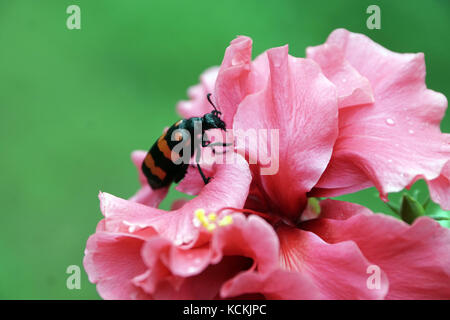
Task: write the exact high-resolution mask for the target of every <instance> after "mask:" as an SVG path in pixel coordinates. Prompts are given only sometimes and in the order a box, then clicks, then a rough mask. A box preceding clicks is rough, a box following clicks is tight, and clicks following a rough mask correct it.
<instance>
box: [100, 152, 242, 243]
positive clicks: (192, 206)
mask: <svg viewBox="0 0 450 320" xmlns="http://www.w3.org/2000/svg"><path fill="white" fill-rule="evenodd" d="M215 172H216V173H215V175H214V177H213V179H212V180H211V182H210V183H208V184H207V185H206V186H205V187H204V188H203V189H202V191H201V192H200V194H199V195H198V196H197V197H196V198H194V199H192V200H191V201H189V202H187V203H186V204H184V205H183V206H182V207H181V208H179V209H177V210H174V211H164V210H159V209H156V208H152V207H148V206H145V205H142V204H139V203H134V202H131V201H127V200H124V199H120V198H117V197H114V196H112V195H110V194H107V193H100V196H99V197H100V202H101V210H102V213H103V215H104V216H105V226H106V229H107V230H108V231H111V232H132V233H133V232H136V231H139V230H142V229H146V228H152V229H154V230H156V232H158V233H159V234H160V235H162V236H164V237H167V238H168V239H170V240H171V241H174V242H175V244H178V245H179V244H182V243H189V242H192V241H193V240H195V239H196V238H197V236H198V229H197V228H196V227H195V226H194V225H193V218H194V212H195V210H197V209H200V208H201V209H204V210H205V211H206V212H207V213H209V212H217V211H218V210H220V209H222V208H224V207H234V208H242V207H243V205H244V203H245V199H246V198H247V194H248V188H249V185H250V181H251V175H250V170H249V168H248V164H247V162H246V161H245V160H244V159H243V158H242V157H241V156H239V155H236V157H235V162H233V163H230V164H223V165H217V169H216V170H215Z"/></svg>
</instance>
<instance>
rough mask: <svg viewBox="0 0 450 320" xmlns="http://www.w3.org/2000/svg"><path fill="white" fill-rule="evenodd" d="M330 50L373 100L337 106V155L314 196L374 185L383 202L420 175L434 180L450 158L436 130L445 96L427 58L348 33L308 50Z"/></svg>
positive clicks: (335, 152) (334, 151) (338, 32)
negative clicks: (430, 83) (435, 85)
mask: <svg viewBox="0 0 450 320" xmlns="http://www.w3.org/2000/svg"><path fill="white" fill-rule="evenodd" d="M326 46H333V48H334V49H333V50H334V51H335V52H337V54H339V55H343V56H344V58H345V59H346V61H348V63H349V64H350V65H351V66H352V67H353V68H354V69H356V70H357V71H358V73H359V74H361V76H363V77H365V78H367V79H368V80H369V81H370V85H371V87H372V90H373V94H374V98H375V102H374V103H373V104H366V105H359V106H355V107H352V108H344V109H340V111H339V137H338V139H337V141H336V145H335V147H334V150H333V156H332V158H331V162H330V164H329V166H328V168H327V170H326V171H325V173H324V174H323V176H322V177H321V179H320V181H319V182H318V183H317V185H316V188H317V190H315V192H313V194H314V195H319V196H329V195H336V190H333V189H336V188H337V189H340V190H343V191H347V190H358V189H362V188H365V187H367V185H368V183H371V184H373V185H375V186H376V187H377V189H378V190H379V191H380V194H381V196H382V197H383V198H386V194H387V193H388V192H395V191H399V190H402V189H403V188H404V187H406V186H409V185H411V184H412V183H413V182H414V181H415V180H417V179H418V178H425V179H427V180H431V179H434V178H436V177H437V176H438V175H439V173H440V172H441V170H442V168H443V166H444V164H445V163H446V162H447V161H448V159H449V157H450V149H449V148H448V145H447V143H446V142H445V135H444V134H442V133H441V132H440V128H439V123H440V121H441V120H442V117H443V115H444V112H445V109H446V107H447V99H446V98H445V96H444V95H442V94H440V93H438V92H434V91H432V90H429V89H427V87H426V85H425V62H424V56H423V54H422V53H418V54H399V53H394V52H391V51H389V50H387V49H385V48H383V47H381V46H380V45H378V44H376V43H375V42H373V41H371V40H370V39H369V38H367V37H366V36H364V35H361V34H355V33H350V32H348V31H347V30H343V29H339V30H336V31H334V32H333V33H332V34H331V35H330V36H329V38H328V40H327V43H326V44H325V45H323V46H319V47H316V48H313V49H310V50H309V53H317V52H321V51H327V47H326ZM321 61H322V60H320V59H319V60H318V62H319V64H320V63H321ZM339 79H340V77H334V78H332V81H333V82H334V83H335V84H336V83H338V82H339ZM337 86H338V85H337ZM338 87H339V86H338ZM318 191H320V192H318Z"/></svg>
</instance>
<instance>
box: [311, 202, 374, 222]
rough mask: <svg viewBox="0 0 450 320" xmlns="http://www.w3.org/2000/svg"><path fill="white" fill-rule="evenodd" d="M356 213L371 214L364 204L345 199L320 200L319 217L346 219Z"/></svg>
mask: <svg viewBox="0 0 450 320" xmlns="http://www.w3.org/2000/svg"><path fill="white" fill-rule="evenodd" d="M357 214H364V215H367V214H369V215H370V214H372V211H370V210H369V209H367V208H366V207H364V206H361V205H359V204H356V203H351V202H347V201H338V200H331V199H326V200H322V201H320V216H319V218H321V219H335V220H346V219H348V218H350V217H353V216H354V215H357Z"/></svg>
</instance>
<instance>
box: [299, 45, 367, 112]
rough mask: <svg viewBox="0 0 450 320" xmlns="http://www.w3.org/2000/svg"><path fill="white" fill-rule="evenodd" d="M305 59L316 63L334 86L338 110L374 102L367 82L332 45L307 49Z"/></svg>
mask: <svg viewBox="0 0 450 320" xmlns="http://www.w3.org/2000/svg"><path fill="white" fill-rule="evenodd" d="M307 57H308V58H310V59H313V60H314V61H316V62H317V63H318V64H319V65H320V67H321V68H322V71H323V73H324V74H325V76H326V77H327V78H328V79H329V80H330V81H331V82H333V83H334V84H335V85H336V88H337V94H338V100H339V108H345V107H352V106H357V105H361V104H367V103H372V102H374V97H373V92H372V87H371V86H370V82H369V80H367V79H366V78H365V77H363V76H362V75H361V74H359V72H358V71H357V70H356V69H355V68H353V67H352V66H351V65H350V63H348V61H347V60H346V59H345V57H344V54H343V52H342V50H340V49H339V48H338V47H336V46H335V45H332V44H324V45H323V46H318V47H309V48H308V49H307Z"/></svg>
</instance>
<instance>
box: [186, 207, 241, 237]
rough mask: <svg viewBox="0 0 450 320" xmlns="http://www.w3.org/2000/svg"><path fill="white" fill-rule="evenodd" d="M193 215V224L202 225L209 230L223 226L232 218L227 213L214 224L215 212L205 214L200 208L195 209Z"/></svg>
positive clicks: (230, 222) (231, 220) (230, 221)
mask: <svg viewBox="0 0 450 320" xmlns="http://www.w3.org/2000/svg"><path fill="white" fill-rule="evenodd" d="M194 215H195V218H194V221H193V222H194V225H195V226H196V227H200V226H203V227H204V228H205V229H206V230H208V231H209V232H212V231H214V230H215V229H216V228H217V226H219V227H225V226H228V225H230V224H232V223H233V218H232V217H231V216H229V215H226V216H224V217H223V218H222V219H220V220H219V222H218V223H217V224H216V223H214V221H216V220H217V214H216V213H215V212H211V213H210V214H208V215H206V213H205V210H204V209H201V208H200V209H197V210H195V212H194Z"/></svg>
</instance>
